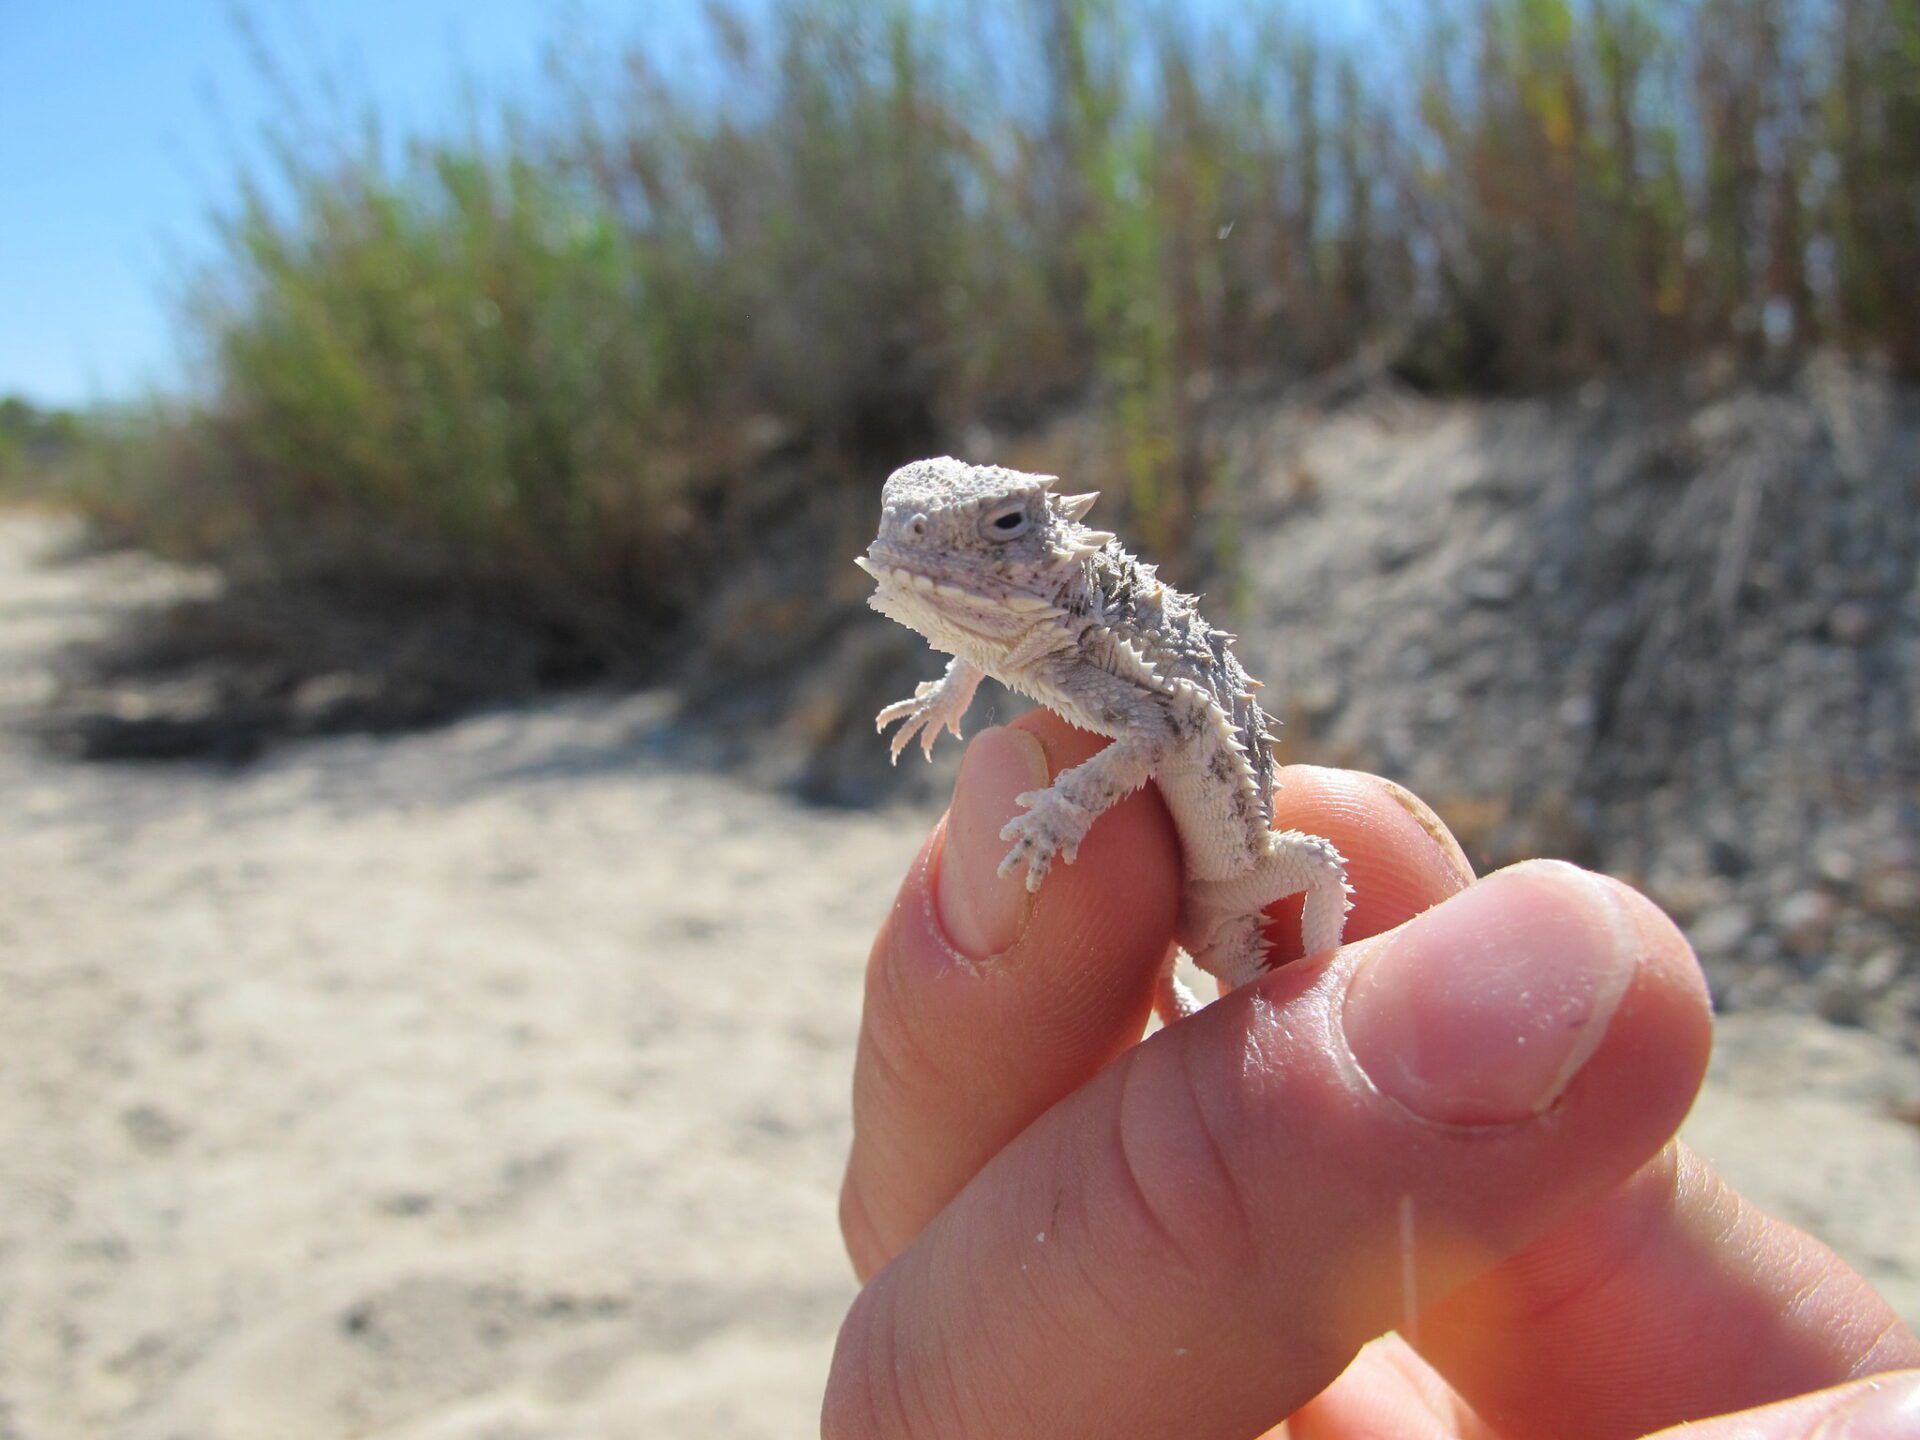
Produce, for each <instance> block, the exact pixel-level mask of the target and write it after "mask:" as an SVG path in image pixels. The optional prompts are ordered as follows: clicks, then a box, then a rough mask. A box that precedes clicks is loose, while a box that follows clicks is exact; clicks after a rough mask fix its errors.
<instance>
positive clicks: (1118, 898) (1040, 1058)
mask: <svg viewBox="0 0 1920 1440" xmlns="http://www.w3.org/2000/svg"><path fill="white" fill-rule="evenodd" d="M1102 743H1103V742H1102V741H1100V740H1099V739H1098V738H1097V737H1095V736H1091V735H1088V734H1087V733H1085V732H1084V731H1080V730H1075V729H1073V728H1072V727H1071V726H1069V725H1067V724H1066V722H1064V721H1062V720H1060V719H1059V718H1058V717H1057V716H1054V715H1052V714H1049V713H1048V712H1046V711H1035V712H1031V713H1029V714H1027V715H1024V716H1022V717H1021V718H1020V719H1019V720H1018V721H1016V722H1015V723H1014V724H1013V725H1012V726H1010V727H1008V729H1007V730H994V731H986V732H983V733H982V734H981V735H980V736H979V737H978V738H977V739H976V740H975V741H974V742H973V745H972V746H971V747H969V751H968V756H967V760H966V763H965V764H964V765H963V766H962V768H961V773H960V777H959V780H958V782H957V784H956V786H955V789H954V800H953V806H952V808H951V809H950V810H949V812H948V815H947V819H946V821H945V822H944V823H943V825H942V827H941V829H940V830H939V831H936V833H935V835H934V836H933V837H932V838H931V839H930V840H929V842H928V846H927V848H926V849H925V850H924V851H923V852H922V855H921V857H920V859H919V860H918V861H917V862H916V864H915V866H914V868H913V870H912V871H911V872H910V873H909V875H908V877H907V880H906V882H905V883H904V884H903V885H902V887H901V891H900V899H899V900H898V901H897V902H896V904H895V906H894V910H893V913H892V915H891V916H890V917H889V919H888V922H887V924H886V926H885V927H884V928H883V930H882V932H881V935H880V938H879V939H878V941H876V943H875V945H874V951H873V955H872V958H871V960H870V962H869V965H868V973H867V993H866V1006H865V1010H864V1012H863V1015H862V1020H861V1030H860V1041H859V1049H858V1058H857V1060H856V1062H855V1070H854V1144H853V1151H852V1154H851V1155H850V1157H849V1159H848V1164H847V1178H846V1182H845V1185H844V1187H843V1189H842V1192H841V1223H842V1228H843V1230H844V1231H845V1234H846V1239H847V1244H848V1249H849V1250H850V1251H851V1253H852V1255H853V1258H854V1265H855V1268H856V1269H857V1270H858V1271H859V1272H860V1274H861V1276H862V1278H865V1277H866V1276H867V1275H870V1274H872V1273H873V1272H874V1271H875V1270H877V1269H879V1268H880V1266H881V1265H883V1264H885V1263H886V1262H887V1261H888V1260H889V1259H891V1258H892V1257H893V1256H894V1255H895V1254H896V1253H898V1252H899V1250H901V1249H902V1248H904V1247H905V1246H906V1245H907V1244H908V1243H909V1242H911V1241H912V1239H913V1238H914V1237H915V1236H916V1235H918V1234H919V1233H920V1231H921V1229H922V1228H923V1227H924V1226H925V1225H926V1224H927V1222H928V1221H929V1220H931V1219H932V1217H933V1216H934V1215H935V1214H937V1213H938V1212H939V1210H940V1208H941V1207H942V1206H944V1205H945V1204H946V1203H947V1202H948V1201H949V1200H950V1199H952V1198H953V1196H954V1195H956V1194H957V1193H959V1191H960V1189H961V1187H962V1186H964V1185H965V1184H966V1183H967V1181H968V1180H970V1179H971V1178H972V1177H973V1175H974V1173H975V1172H976V1171H978V1170H979V1169H980V1168H981V1166H983V1165H985V1164H986V1163H987V1161H988V1160H990V1159H992V1158H993V1156H994V1155H995V1154H996V1153H997V1152H998V1151H999V1150H1000V1149H1001V1147H1002V1146H1004V1145H1005V1144H1006V1143H1007V1142H1008V1141H1009V1140H1011V1139H1012V1138H1013V1137H1014V1136H1015V1135H1018V1134H1019V1133H1020V1132H1021V1131H1022V1130H1024V1129H1025V1128H1026V1127H1027V1126H1028V1125H1029V1124H1031V1123H1032V1122H1033V1121H1034V1120H1035V1119H1036V1118H1037V1117H1038V1116H1039V1115H1041V1114H1042V1113H1043V1112H1044V1111H1046V1110H1048V1109H1050V1108H1051V1107H1052V1106H1053V1105H1055V1104H1056V1103H1058V1102H1059V1101H1060V1100H1061V1099H1062V1098H1064V1097H1065V1096H1066V1095H1068V1094H1070V1093H1071V1092H1073V1091H1074V1090H1076V1089H1078V1088H1079V1087H1080V1086H1081V1085H1083V1084H1084V1083H1086V1081H1087V1080H1088V1079H1090V1078H1091V1077H1092V1076H1093V1075H1094V1074H1095V1073H1096V1072H1097V1071H1098V1070H1099V1069H1100V1068H1101V1067H1102V1066H1103V1065H1105V1064H1106V1063H1107V1062H1108V1061H1110V1060H1111V1059H1112V1058H1113V1057H1114V1056H1115V1055H1117V1054H1118V1053H1120V1051H1121V1050H1123V1049H1125V1048H1126V1047H1127V1046H1129V1045H1131V1044H1133V1043H1134V1042H1135V1041H1136V1040H1138V1039H1139V1038H1140V1034H1141V1031H1142V1029H1143V1027H1144V1025H1145V1021H1146V1016H1147V1009H1148V1002H1149V998H1150V995H1151V991H1152V985H1153V981H1154V978H1155V976H1156V973H1157V971H1158V969H1159V967H1160V965H1161V963H1162V961H1163V959H1164V957H1165V955H1166V953H1167V948H1168V946H1169V945H1170V944H1171V943H1172V931H1173V920H1174V916H1175V915H1176V914H1177V912H1178V906H1179V883H1180V851H1179V840H1178V837H1177V836H1176V835H1175V833H1174V830H1173V825H1172V821H1171V819H1170V818H1169V817H1168V815H1167V812H1166V809H1165V807H1164V806H1163V805H1162V804H1161V803H1160V802H1159V799H1158V797H1157V795H1155V794H1153V792H1152V791H1151V788H1149V790H1148V791H1146V792H1143V793H1142V794H1140V795H1136V796H1133V797H1131V798H1130V799H1128V800H1126V801H1123V802H1122V803H1121V804H1120V805H1117V806H1115V807H1114V809H1113V810H1112V811H1110V812H1109V813H1107V814H1106V815H1103V816H1102V817H1101V818H1100V820H1099V821H1098V822H1097V823H1096V824H1095V825H1094V827H1093V830H1092V832H1091V833H1090V834H1089V835H1088V837H1087V841H1086V844H1085V846H1084V847H1083V849H1082V851H1081V854H1080V857H1079V858H1078V859H1077V860H1076V861H1075V862H1074V863H1073V864H1072V865H1065V866H1057V867H1056V868H1055V869H1054V871H1053V873H1052V874H1051V875H1050V876H1049V877H1048V879H1047V883H1046V884H1045V885H1044V886H1042V887H1041V890H1040V893H1039V895H1038V896H1037V897H1032V898H1031V899H1029V897H1028V896H1027V895H1026V893H1025V890H1024V887H1023V885H1022V884H1021V881H1020V879H1019V877H1017V876H1016V877H1014V878H1012V879H1011V880H1006V881H1002V880H998V879H997V878H996V877H995V874H994V870H995V867H996V865H997V863H998V860H999V858H1000V855H1001V854H1002V853H1004V850H1005V845H1004V843H1003V842H1002V841H1001V840H1000V839H999V832H1000V827H1001V826H1002V825H1003V824H1004V823H1005V821H1006V820H1007V819H1008V818H1009V817H1010V816H1011V815H1013V814H1014V813H1017V808H1018V807H1017V806H1016V804H1015V800H1014V796H1015V795H1016V794H1017V793H1018V792H1020V791H1022V790H1024V789H1029V788H1035V787H1038V786H1040V785H1044V784H1045V783H1047V781H1048V780H1049V779H1050V778H1051V776H1052V775H1053V774H1055V773H1058V772H1059V771H1060V770H1062V769H1065V768H1067V767H1068V766H1071V765H1074V764H1077V763H1079V762H1080V761H1081V760H1084V759H1085V758H1086V757H1087V756H1089V755H1091V754H1092V753H1093V752H1094V751H1095V750H1097V749H1098V748H1099V747H1100V745H1101V744H1102ZM1275 823H1276V824H1277V825H1280V826H1291V827H1297V828H1300V829H1305V830H1311V831H1313V832H1314V833H1317V834H1321V835H1325V836H1326V837H1327V838H1329V839H1331V840H1332V841H1333V842H1334V843H1335V844H1336V845H1337V846H1339V847H1340V849H1341V851H1342V853H1343V854H1345V855H1347V856H1348V857H1349V869H1350V872H1351V875H1352V878H1353V884H1354V888H1355V891H1356V895H1355V904H1354V910H1353V913H1352V914H1351V915H1350V916H1349V919H1348V925H1347V934H1348V937H1349V938H1350V939H1360V938H1364V937H1365V936H1368V935H1373V934H1378V933H1379V932H1381V931H1383V930H1389V929H1392V928H1393V927H1394V926H1396V925H1398V924H1400V923H1401V922H1402V921H1404V920H1407V919H1408V918H1410V917H1411V916H1413V915H1416V914H1418V913H1419V912H1420V911H1422V910H1424V909H1426V908H1427V907H1428V906H1430V905H1433V904H1435V903H1436V902H1438V901H1440V900H1442V899H1444V898H1445V897H1446V896H1448V895H1450V894H1452V893H1454V892H1455V891H1457V890H1459V889H1460V888H1462V887H1463V886H1464V885H1465V884H1467V882H1468V881H1469V880H1470V879H1471V878H1472V872H1471V870H1470V869H1469V867H1468V866H1467V864H1466V860H1465V857H1464V856H1462V855H1461V854H1460V851H1459V847H1458V846H1457V845H1455V844H1453V841H1452V837H1451V836H1449V835H1448V834H1447V833H1446V830H1445V827H1444V826H1442V825H1441V824H1440V822H1439V821H1438V820H1437V819H1435V818H1434V816H1433V812H1432V811H1430V810H1428V809H1427V808H1426V807H1425V806H1424V805H1423V804H1421V803H1420V802H1419V801H1418V800H1416V799H1415V798H1414V797H1413V796H1411V795H1409V794H1408V793H1407V792H1406V791H1404V790H1401V789H1400V788H1399V787H1398V786H1395V785H1393V784H1391V783H1390V782H1388V781H1385V780H1382V779H1380V778H1378V777H1377V776H1372V775H1365V774H1361V773H1359V772H1357V771H1350V770H1327V769H1320V768H1318V767H1314V766H1295V767H1292V768H1290V769H1288V770H1285V771H1283V772H1282V773H1281V776H1280V790H1279V795H1278V799H1277V802H1276V817H1275ZM969 874H970V875H971V876H972V877H973V878H971V879H967V878H965V877H966V876H968V875H969ZM1001 900H1009V901H1010V902H1011V904H1012V906H1013V907H1014V909H1015V910H1016V911H1017V912H1018V916H1019V920H1018V923H1017V925H1014V926H1012V927H1008V926H1007V924H1006V921H1007V918H1008V917H1007V915H1006V913H1004V912H1000V911H997V910H996V906H997V905H998V904H999V902H1000V901H1001ZM1294 908H1295V913H1294V914H1293V915H1292V917H1291V918H1287V917H1284V916H1283V917H1282V918H1281V919H1280V920H1278V921H1276V924H1275V927H1274V930H1275V933H1276V935H1279V934H1282V933H1284V934H1285V935H1288V936H1290V937H1291V944H1292V949H1291V950H1290V951H1289V950H1288V949H1287V948H1285V946H1276V959H1277V960H1278V959H1286V958H1290V957H1291V956H1292V955H1296V954H1298V952H1299V948H1300V946H1299V933H1300V926H1299V917H1298V906H1297V903H1296V905H1295V907H1294ZM1281 909H1282V907H1279V906H1277V907H1275V911H1276V913H1279V912H1280V911H1281ZM996 925H998V926H999V927H1000V928H999V930H998V933H997V934H996ZM1009 928H1012V929H1014V930H1017V934H1011V935H1010V934H1009V933H1008V932H1009Z"/></svg>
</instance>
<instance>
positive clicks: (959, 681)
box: [873, 655, 986, 765]
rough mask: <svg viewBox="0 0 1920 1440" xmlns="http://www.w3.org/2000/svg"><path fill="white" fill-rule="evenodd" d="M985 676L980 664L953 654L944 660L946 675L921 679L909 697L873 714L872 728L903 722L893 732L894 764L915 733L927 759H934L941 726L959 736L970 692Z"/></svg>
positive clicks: (881, 728)
mask: <svg viewBox="0 0 1920 1440" xmlns="http://www.w3.org/2000/svg"><path fill="white" fill-rule="evenodd" d="M985 675H986V672H985V671H984V670H982V669H980V667H979V666H977V665H969V664H968V663H967V662H966V661H965V660H962V659H961V658H960V657H959V656H958V655H956V656H954V657H953V659H951V660H949V661H948V662H947V673H946V674H944V675H942V676H941V677H940V678H939V679H938V680H926V681H923V682H921V683H920V684H919V685H918V686H916V687H915V688H914V692H913V698H912V699H911V700H896V701H894V702H893V704H891V705H889V706H887V708H886V709H884V710H882V711H881V712H880V713H879V714H878V715H876V716H875V717H874V721H873V728H874V729H875V730H885V729H886V728H887V726H889V725H891V724H892V723H893V722H894V721H896V720H904V721H905V722H906V723H905V724H904V725H902V726H901V727H900V728H899V730H897V731H896V732H894V737H893V763H894V764H896V765H898V764H899V763H900V752H901V751H902V750H904V749H906V748H907V745H908V743H909V742H910V741H911V740H912V739H913V737H914V736H915V735H918V736H919V737H920V752H921V753H922V754H923V755H925V756H926V757H927V758H928V759H929V760H931V759H932V758H933V742H934V741H935V740H937V739H939V738H940V731H941V728H942V727H943V726H944V727H945V728H946V729H948V730H950V731H952V732H953V737H954V739H956V740H957V739H959V738H960V721H961V720H962V718H964V717H965V715H966V713H967V707H968V706H969V705H971V704H972V703H973V692H974V691H976V690H978V689H979V688H980V681H981V680H982V679H983V678H984V677H985Z"/></svg>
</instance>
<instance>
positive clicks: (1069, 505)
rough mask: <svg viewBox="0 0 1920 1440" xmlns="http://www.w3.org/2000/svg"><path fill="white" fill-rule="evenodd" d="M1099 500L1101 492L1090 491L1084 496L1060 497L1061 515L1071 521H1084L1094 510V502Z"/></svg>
mask: <svg viewBox="0 0 1920 1440" xmlns="http://www.w3.org/2000/svg"><path fill="white" fill-rule="evenodd" d="M1099 498H1100V492H1099V491H1098V490H1089V491H1088V492H1087V493H1086V494H1084V495H1062V496H1061V497H1060V513H1061V514H1062V515H1064V516H1066V517H1067V519H1069V520H1083V519H1085V518H1086V514H1087V512H1088V511H1089V510H1091V509H1093V502H1094V501H1096V500H1098V499H1099Z"/></svg>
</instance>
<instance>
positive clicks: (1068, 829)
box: [999, 786, 1093, 892]
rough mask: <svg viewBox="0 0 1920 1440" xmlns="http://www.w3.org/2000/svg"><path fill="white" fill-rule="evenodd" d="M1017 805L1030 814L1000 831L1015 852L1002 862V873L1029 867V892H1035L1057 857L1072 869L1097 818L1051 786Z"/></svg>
mask: <svg viewBox="0 0 1920 1440" xmlns="http://www.w3.org/2000/svg"><path fill="white" fill-rule="evenodd" d="M1015 801H1016V803H1018V804H1021V805H1024V806H1026V807H1027V811H1026V813H1025V814H1024V815H1016V816H1014V817H1013V819H1011V820H1009V821H1008V822H1007V823H1006V825H1005V827H1004V828H1002V830H1001V831H1000V838H1001V839H1002V840H1011V841H1012V842H1013V848H1012V849H1011V850H1009V851H1008V852H1007V854H1006V858H1005V859H1003V860H1002V861H1001V862H1000V870H999V873H1000V875H1001V876H1002V877H1005V876H1008V875H1011V874H1012V873H1013V872H1014V871H1016V870H1018V869H1019V868H1020V867H1021V866H1022V865H1025V866H1026V867H1027V889H1028V891H1029V892H1032V891H1035V890H1038V889H1039V888H1040V882H1041V881H1043V880H1045V879H1046V878H1047V871H1048V870H1049V869H1050V868H1051V867H1052V865H1053V861H1054V857H1055V856H1058V857H1059V859H1060V862H1061V863H1062V864H1063V865H1071V864H1072V863H1073V862H1074V860H1075V859H1076V858H1078V856H1079V854H1080V842H1081V841H1082V840H1083V839H1085V838H1086V834H1087V830H1088V828H1089V827H1090V826H1091V825H1092V824H1093V817H1092V816H1091V815H1089V814H1088V813H1087V812H1086V811H1085V810H1082V809H1081V808H1080V807H1079V806H1078V805H1076V804H1074V803H1073V802H1072V801H1071V800H1069V799H1067V797H1066V796H1064V795H1062V794H1061V793H1060V792H1059V791H1058V790H1057V789H1054V788H1053V787H1051V786H1050V787H1048V788H1047V789H1045V790H1029V791H1027V792H1026V793H1025V794H1024V795H1019V796H1016V797H1015Z"/></svg>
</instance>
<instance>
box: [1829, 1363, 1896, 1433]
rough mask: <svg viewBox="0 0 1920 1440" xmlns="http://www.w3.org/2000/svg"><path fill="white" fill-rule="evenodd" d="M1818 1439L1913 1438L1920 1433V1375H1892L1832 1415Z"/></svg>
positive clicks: (1873, 1385) (1876, 1382)
mask: <svg viewBox="0 0 1920 1440" xmlns="http://www.w3.org/2000/svg"><path fill="white" fill-rule="evenodd" d="M1814 1433H1815V1435H1816V1436H1817V1437H1818V1440H1913V1437H1914V1436H1916V1435H1920V1376H1914V1375H1900V1376H1890V1377H1888V1378H1887V1379H1885V1380H1876V1381H1874V1382H1872V1385H1871V1388H1870V1389H1869V1390H1867V1392H1866V1393H1865V1394H1863V1395H1862V1396H1860V1398H1859V1399H1857V1400H1855V1401H1854V1402H1853V1403H1852V1404H1850V1405H1847V1406H1845V1407H1843V1408H1842V1409H1841V1410H1840V1411H1839V1412H1838V1413H1836V1414H1833V1415H1829V1416H1828V1417H1827V1419H1826V1422H1825V1423H1824V1424H1822V1425H1821V1427H1820V1428H1819V1430H1817V1431H1815V1432H1814Z"/></svg>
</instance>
